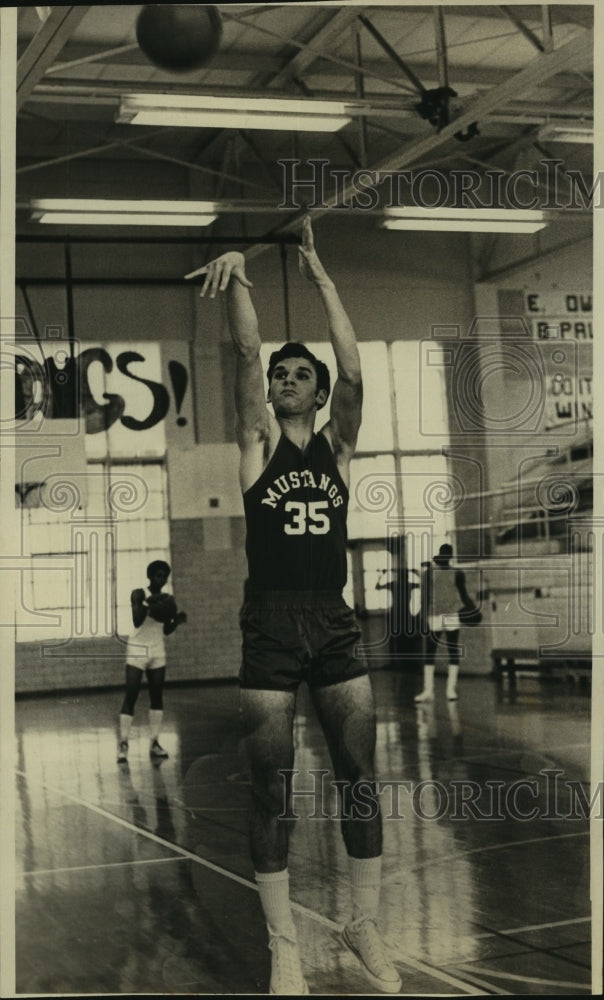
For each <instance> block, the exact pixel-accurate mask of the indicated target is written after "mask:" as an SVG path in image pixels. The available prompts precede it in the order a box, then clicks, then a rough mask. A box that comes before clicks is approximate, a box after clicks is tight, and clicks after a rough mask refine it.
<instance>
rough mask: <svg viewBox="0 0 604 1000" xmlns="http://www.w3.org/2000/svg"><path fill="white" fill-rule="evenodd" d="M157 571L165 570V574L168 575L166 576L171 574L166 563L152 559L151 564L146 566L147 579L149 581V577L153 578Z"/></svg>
mask: <svg viewBox="0 0 604 1000" xmlns="http://www.w3.org/2000/svg"><path fill="white" fill-rule="evenodd" d="M159 569H163V570H165V571H166V573H167V574H168V576H169V575H170V573H171V572H172V570H171V569H170V566H169V564H168V563H167V562H164V560H163V559H154V560H153V562H150V563H149V565H148V566H147V577H148V579H149V580H150V579H151V577H152V576H153V574H154V573H156V572H157V570H159Z"/></svg>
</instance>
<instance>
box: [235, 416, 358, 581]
mask: <svg viewBox="0 0 604 1000" xmlns="http://www.w3.org/2000/svg"><path fill="white" fill-rule="evenodd" d="M243 505H244V509H245V519H246V526H247V540H246V552H247V558H248V567H249V580H250V586H251V587H252V589H254V590H339V591H341V590H342V588H343V587H344V584H345V583H346V516H347V512H348V490H347V488H346V486H345V484H344V482H343V480H342V477H341V476H340V473H339V472H338V469H337V466H336V462H335V459H334V457H333V452H332V450H331V447H330V445H329V442H328V441H327V439H326V437H325V435H324V434H313V436H312V439H311V441H310V442H309V445H308V448H307V449H306V451H304V452H302V451H301V450H300V448H298V446H297V445H295V444H293V443H292V442H291V441H290V440H289V439H288V438H287V437H285V435H283V434H282V435H281V438H280V440H279V443H278V445H277V447H276V449H275V452H274V454H273V456H272V458H271V460H270V462H269V463H268V465H267V467H266V469H265V470H264V472H263V473H262V475H261V476H260V477H259V479H257V480H256V482H255V483H254V485H253V486H250V488H249V490H247V491H246V492H245V493H244V495H243Z"/></svg>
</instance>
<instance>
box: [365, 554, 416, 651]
mask: <svg viewBox="0 0 604 1000" xmlns="http://www.w3.org/2000/svg"><path fill="white" fill-rule="evenodd" d="M386 546H387V548H388V551H389V552H390V555H391V565H390V567H388V568H386V569H382V570H378V572H379V574H380V575H379V577H378V581H377V583H376V585H375V589H376V590H389V591H390V593H391V595H392V603H391V605H390V608H389V610H388V636H389V639H390V650H391V652H392V653H394V654H395V656H397V657H399V656H400V657H405V656H406V657H407V658H409V659H411V658H413V657H414V656H415V655H416V654H415V647H416V644H417V642H418V639H419V625H418V617H419V616H418V614H417V613H416V609H415V608H414V607H413V604H414V603H415V601H414V599H413V597H412V595H413V592H414V591H417V592H418V593H419V589H420V584H419V583H418V582H415V580H414V579H413V577H414V576H417V574H416V573H414V571H413V570H410V569H409V568H408V567H407V563H406V560H405V540H404V538H402V537H401V536H400V535H393V536H392V537H391V538H389V539H388V541H387V543H386ZM418 611H419V608H417V612H418ZM418 651H419V647H418Z"/></svg>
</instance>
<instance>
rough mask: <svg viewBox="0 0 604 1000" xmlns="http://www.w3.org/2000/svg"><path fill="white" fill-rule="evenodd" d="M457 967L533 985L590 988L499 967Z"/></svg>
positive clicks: (570, 988) (574, 988) (575, 988)
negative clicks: (520, 974)
mask: <svg viewBox="0 0 604 1000" xmlns="http://www.w3.org/2000/svg"><path fill="white" fill-rule="evenodd" d="M458 968H460V969H462V970H463V971H464V972H465V971H466V968H467V969H468V970H469V971H474V972H479V973H480V974H481V975H483V976H495V978H496V979H512V980H514V982H517V983H533V985H535V986H561V987H562V988H563V989H569V990H589V989H590V985H589V984H588V983H568V982H565V981H564V980H563V979H541V978H539V977H538V976H519V975H517V974H516V973H514V972H500V971H499V969H483V968H480V967H479V966H474V965H470V966H466V965H459V966H458Z"/></svg>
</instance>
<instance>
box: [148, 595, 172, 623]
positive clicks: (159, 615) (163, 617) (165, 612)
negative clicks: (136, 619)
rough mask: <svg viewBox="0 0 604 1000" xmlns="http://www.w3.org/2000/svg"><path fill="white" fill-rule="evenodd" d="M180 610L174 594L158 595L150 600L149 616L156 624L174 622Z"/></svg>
mask: <svg viewBox="0 0 604 1000" xmlns="http://www.w3.org/2000/svg"><path fill="white" fill-rule="evenodd" d="M177 612H178V608H177V606H176V601H175V600H174V598H173V597H172V594H157V595H156V597H154V598H151V599H150V600H149V614H150V616H151V618H153V619H154V620H155V621H156V622H162V623H163V624H165V623H166V622H170V621H172V619H173V618H175V617H176V614H177Z"/></svg>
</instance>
